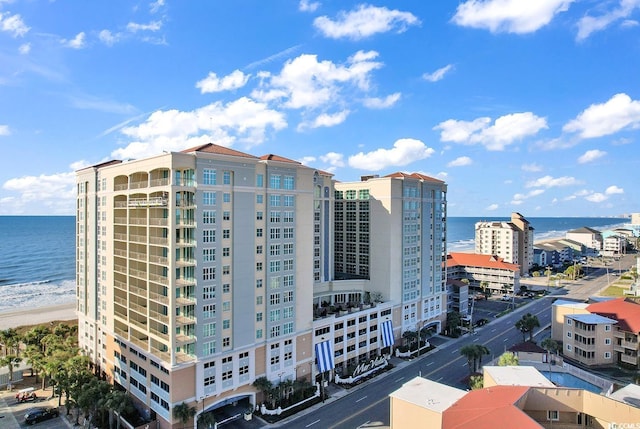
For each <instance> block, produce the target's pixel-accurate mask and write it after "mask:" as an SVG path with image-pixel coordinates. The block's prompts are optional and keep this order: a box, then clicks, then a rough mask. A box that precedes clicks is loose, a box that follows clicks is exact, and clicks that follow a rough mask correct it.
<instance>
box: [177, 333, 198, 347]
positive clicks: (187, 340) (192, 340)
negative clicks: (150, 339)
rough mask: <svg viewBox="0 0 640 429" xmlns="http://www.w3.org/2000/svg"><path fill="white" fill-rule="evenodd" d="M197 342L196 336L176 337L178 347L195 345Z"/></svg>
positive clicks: (182, 335)
mask: <svg viewBox="0 0 640 429" xmlns="http://www.w3.org/2000/svg"><path fill="white" fill-rule="evenodd" d="M196 340H197V339H196V336H195V335H185V334H178V335H176V344H177V345H183V344H189V343H195V342H196Z"/></svg>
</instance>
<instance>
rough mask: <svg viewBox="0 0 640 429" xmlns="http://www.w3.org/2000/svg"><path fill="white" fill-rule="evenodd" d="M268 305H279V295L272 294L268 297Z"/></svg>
mask: <svg viewBox="0 0 640 429" xmlns="http://www.w3.org/2000/svg"><path fill="white" fill-rule="evenodd" d="M269 304H270V305H278V304H280V294H279V293H272V294H270V295H269Z"/></svg>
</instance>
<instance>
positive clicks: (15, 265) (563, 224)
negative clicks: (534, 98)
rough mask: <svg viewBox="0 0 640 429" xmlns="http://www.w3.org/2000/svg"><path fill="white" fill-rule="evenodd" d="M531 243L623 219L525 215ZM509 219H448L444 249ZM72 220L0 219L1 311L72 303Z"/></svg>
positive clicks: (468, 245)
mask: <svg viewBox="0 0 640 429" xmlns="http://www.w3.org/2000/svg"><path fill="white" fill-rule="evenodd" d="M527 219H528V220H529V222H530V223H531V225H532V226H533V227H534V229H535V231H534V239H535V241H540V240H544V239H547V238H556V237H562V236H564V233H565V232H566V231H569V230H572V229H576V228H580V227H583V226H588V227H591V228H594V229H596V230H607V229H611V228H614V227H619V226H622V225H624V224H626V223H628V222H629V221H628V219H625V218H578V217H568V218H552V217H539V218H529V217H527ZM482 220H496V221H502V220H509V218H499V217H494V218H489V219H488V218H477V217H449V218H448V219H447V248H448V251H450V252H456V251H458V252H459V251H468V250H472V249H473V246H474V242H473V239H474V234H475V223H476V222H478V221H482ZM75 287H76V285H75V217H73V216H0V312H2V311H7V310H15V309H20V308H32V307H40V306H49V305H56V304H67V303H71V302H73V301H74V299H75Z"/></svg>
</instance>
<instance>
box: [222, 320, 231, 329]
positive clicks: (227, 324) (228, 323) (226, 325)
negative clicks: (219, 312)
mask: <svg viewBox="0 0 640 429" xmlns="http://www.w3.org/2000/svg"><path fill="white" fill-rule="evenodd" d="M229 328H231V320H229V319H224V320H223V321H222V329H229Z"/></svg>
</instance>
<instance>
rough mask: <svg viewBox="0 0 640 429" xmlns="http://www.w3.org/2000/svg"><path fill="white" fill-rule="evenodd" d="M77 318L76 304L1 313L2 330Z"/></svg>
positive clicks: (0, 327) (0, 325) (0, 328)
mask: <svg viewBox="0 0 640 429" xmlns="http://www.w3.org/2000/svg"><path fill="white" fill-rule="evenodd" d="M77 318H78V316H77V315H76V303H75V302H71V303H68V304H60V305H52V306H47V307H34V308H21V309H15V310H10V311H3V312H1V313H0V330H3V329H8V328H17V327H19V326H27V325H39V324H42V323H47V322H52V321H54V320H65V321H66V320H76V319H77Z"/></svg>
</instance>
